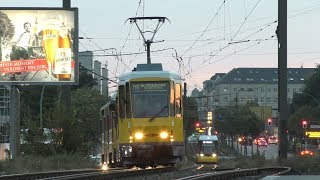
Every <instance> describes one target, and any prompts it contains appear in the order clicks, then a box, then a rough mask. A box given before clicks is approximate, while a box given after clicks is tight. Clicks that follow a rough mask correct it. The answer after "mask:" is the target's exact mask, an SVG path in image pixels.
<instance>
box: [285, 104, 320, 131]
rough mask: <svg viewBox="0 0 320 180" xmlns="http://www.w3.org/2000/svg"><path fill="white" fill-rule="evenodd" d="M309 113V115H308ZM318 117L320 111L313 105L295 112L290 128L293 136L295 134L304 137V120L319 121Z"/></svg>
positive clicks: (290, 121) (305, 106)
mask: <svg viewBox="0 0 320 180" xmlns="http://www.w3.org/2000/svg"><path fill="white" fill-rule="evenodd" d="M306 112H308V113H306ZM317 117H320V110H319V109H318V108H314V107H313V106H311V105H304V106H302V107H300V108H299V109H298V110H296V111H295V113H294V114H293V115H291V116H290V117H289V122H288V127H289V131H290V132H291V134H295V135H297V136H299V137H302V135H303V128H302V120H303V119H304V120H307V121H309V122H311V121H313V122H314V121H319V119H318V118H317Z"/></svg>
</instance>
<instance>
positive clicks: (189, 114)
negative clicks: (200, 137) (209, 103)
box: [183, 97, 199, 135]
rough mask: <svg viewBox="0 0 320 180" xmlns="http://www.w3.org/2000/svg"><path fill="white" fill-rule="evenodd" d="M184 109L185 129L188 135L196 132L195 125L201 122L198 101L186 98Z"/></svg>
mask: <svg viewBox="0 0 320 180" xmlns="http://www.w3.org/2000/svg"><path fill="white" fill-rule="evenodd" d="M183 108H184V110H183V118H184V129H185V130H186V133H185V134H186V135H187V134H191V133H192V132H193V131H194V124H195V122H197V121H199V115H198V112H197V103H196V100H195V99H194V98H192V97H186V98H185V99H184V102H183Z"/></svg>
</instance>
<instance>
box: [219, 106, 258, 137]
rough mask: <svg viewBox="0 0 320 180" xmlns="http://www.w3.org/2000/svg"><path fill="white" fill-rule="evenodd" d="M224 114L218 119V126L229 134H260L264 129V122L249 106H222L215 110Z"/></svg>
mask: <svg viewBox="0 0 320 180" xmlns="http://www.w3.org/2000/svg"><path fill="white" fill-rule="evenodd" d="M215 113H216V114H219V115H221V116H222V119H218V120H217V122H216V127H217V129H218V131H219V132H223V133H225V134H229V135H235V134H239V135H252V136H255V135H258V134H259V132H260V131H261V130H262V127H263V122H261V121H259V119H258V118H257V117H256V115H255V114H254V113H253V112H252V111H250V109H249V106H247V105H244V106H237V107H220V108H217V109H216V111H215Z"/></svg>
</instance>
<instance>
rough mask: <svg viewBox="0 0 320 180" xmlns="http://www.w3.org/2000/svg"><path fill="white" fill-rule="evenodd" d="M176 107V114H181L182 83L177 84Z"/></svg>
mask: <svg viewBox="0 0 320 180" xmlns="http://www.w3.org/2000/svg"><path fill="white" fill-rule="evenodd" d="M175 109H176V115H177V116H181V85H180V84H176V85H175Z"/></svg>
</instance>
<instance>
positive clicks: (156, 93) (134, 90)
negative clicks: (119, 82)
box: [131, 82, 169, 118]
mask: <svg viewBox="0 0 320 180" xmlns="http://www.w3.org/2000/svg"><path fill="white" fill-rule="evenodd" d="M131 94H132V110H133V117H136V118H143V117H167V116H169V108H168V104H169V103H168V102H169V82H133V83H131Z"/></svg>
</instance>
